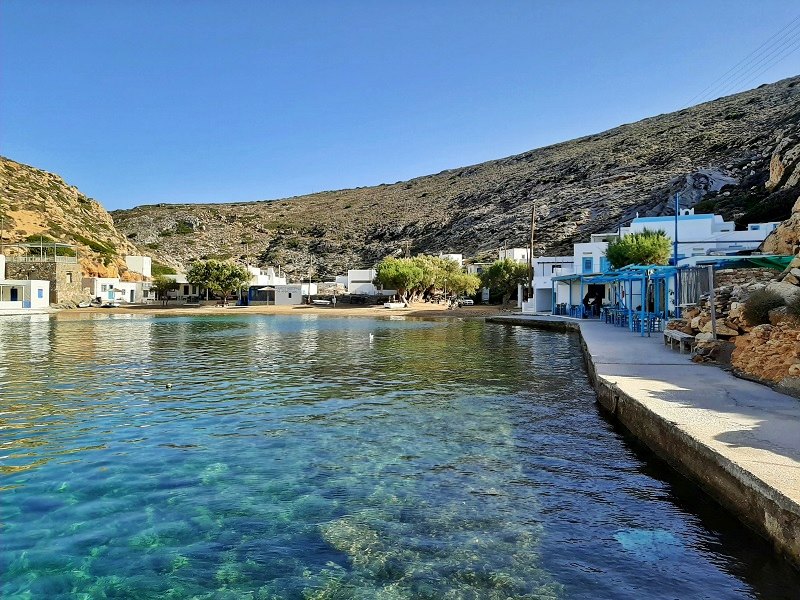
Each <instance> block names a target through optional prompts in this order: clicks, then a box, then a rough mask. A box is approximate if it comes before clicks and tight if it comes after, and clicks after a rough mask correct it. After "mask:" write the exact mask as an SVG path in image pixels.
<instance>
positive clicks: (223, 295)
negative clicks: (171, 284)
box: [186, 260, 251, 305]
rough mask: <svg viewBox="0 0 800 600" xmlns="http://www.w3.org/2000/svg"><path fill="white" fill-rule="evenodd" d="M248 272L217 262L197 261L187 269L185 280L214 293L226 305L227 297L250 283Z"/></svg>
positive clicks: (235, 266)
mask: <svg viewBox="0 0 800 600" xmlns="http://www.w3.org/2000/svg"><path fill="white" fill-rule="evenodd" d="M250 277H251V275H250V272H249V271H248V270H247V269H245V268H244V267H240V266H239V265H235V264H233V263H229V262H221V261H218V260H206V261H198V262H196V263H194V264H192V266H191V267H190V268H189V271H188V273H186V280H187V281H188V282H189V283H191V284H193V285H198V286H200V287H204V288H206V289H207V290H209V291H211V292H212V293H214V294H215V295H216V296H219V298H220V299H221V300H222V304H223V305H225V304H227V303H228V295H229V294H230V293H231V292H232V291H234V290H238V289H239V288H240V287H242V286H244V285H247V284H248V283H249V282H250Z"/></svg>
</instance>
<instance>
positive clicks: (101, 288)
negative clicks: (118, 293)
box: [100, 284, 108, 292]
mask: <svg viewBox="0 0 800 600" xmlns="http://www.w3.org/2000/svg"><path fill="white" fill-rule="evenodd" d="M100 291H101V292H107V291H108V286H107V285H106V284H103V285H101V286H100Z"/></svg>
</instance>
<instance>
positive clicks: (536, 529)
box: [0, 315, 800, 600]
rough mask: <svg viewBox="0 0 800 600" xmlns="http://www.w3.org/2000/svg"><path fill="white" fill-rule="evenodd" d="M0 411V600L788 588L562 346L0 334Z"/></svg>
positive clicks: (386, 324) (779, 591) (514, 335)
mask: <svg viewBox="0 0 800 600" xmlns="http://www.w3.org/2000/svg"><path fill="white" fill-rule="evenodd" d="M370 334H372V335H370ZM168 386H169V387H168ZM0 413H2V414H0V427H2V429H0V435H1V436H2V437H1V438H0V454H2V456H1V457H0V459H1V461H2V462H1V463H0V494H1V496H0V497H1V498H2V500H1V501H0V517H1V518H2V529H0V573H2V579H1V580H0V581H1V583H0V592H2V597H4V598H44V599H51V598H52V599H59V598H87V599H88V598H91V599H94V598H203V599H205V598H209V599H210V598H215V599H216V598H220V599H223V598H236V599H239V598H252V599H267V598H287V599H295V598H296V599H306V598H318V599H328V598H330V599H334V598H336V599H345V598H358V599H362V598H363V599H371V598H378V599H387V600H389V599H400V598H409V599H410V598H421V599H453V600H455V599H475V600H479V599H490V600H491V599H501V598H502V599H521V598H553V599H556V598H558V599H560V598H587V599H588V598H615V599H616V598H664V599H667V598H670V599H671V598H681V599H686V598H795V597H797V591H798V590H800V586H799V585H800V579H798V578H797V577H796V575H794V574H793V573H792V572H791V571H790V570H789V568H788V567H787V566H786V565H785V564H783V563H781V562H779V561H778V560H776V559H775V558H774V557H773V556H772V555H771V553H770V552H769V550H768V548H767V547H766V545H765V544H763V543H761V542H760V540H758V539H756V538H754V537H753V536H751V535H750V534H748V533H747V532H746V531H744V529H743V528H741V527H739V526H738V525H737V524H736V523H735V522H733V521H732V520H731V519H729V518H727V517H725V516H724V515H721V514H720V511H719V509H717V508H715V507H714V506H712V505H710V503H709V502H708V501H707V500H706V499H704V498H703V497H702V496H701V495H699V494H698V493H696V492H695V491H694V490H693V489H692V488H691V487H690V486H686V485H685V484H684V483H683V482H682V481H681V480H680V479H679V478H677V477H675V476H672V475H670V474H669V472H668V471H666V470H665V469H663V468H662V467H661V466H660V464H659V463H658V461H655V460H653V459H652V458H650V457H648V456H647V455H646V454H643V453H641V452H640V451H638V450H636V449H634V448H632V447H631V446H630V445H629V444H628V442H627V441H626V440H625V438H624V437H623V436H622V435H621V434H620V433H619V432H617V431H615V430H614V428H613V426H611V425H610V424H609V423H608V422H606V421H605V420H604V419H603V418H602V416H601V415H600V414H599V413H598V411H597V409H596V407H595V405H594V395H593V392H592V390H591V388H590V387H589V385H588V383H587V380H586V377H585V373H584V371H583V365H582V362H581V356H580V350H579V347H578V344H577V341H576V339H575V338H574V337H571V336H568V335H564V334H555V333H548V332H537V331H532V330H525V329H520V328H511V327H504V326H499V325H486V324H483V323H478V322H462V321H449V322H426V321H413V320H404V319H387V320H373V319H360V318H353V319H343V318H342V319H334V318H331V319H326V318H315V317H312V316H309V317H269V316H267V317H238V316H231V317H215V318H188V317H187V318H149V317H136V316H132V317H127V316H110V315H109V316H106V315H104V316H99V317H94V318H72V319H66V318H63V317H62V318H57V319H48V318H36V317H30V318H20V319H16V318H3V319H0Z"/></svg>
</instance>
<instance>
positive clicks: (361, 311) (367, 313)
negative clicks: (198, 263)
mask: <svg viewBox="0 0 800 600" xmlns="http://www.w3.org/2000/svg"><path fill="white" fill-rule="evenodd" d="M515 312H519V310H518V309H509V308H501V307H500V306H493V305H489V306H484V305H480V306H464V307H462V308H453V309H450V310H448V309H447V308H446V307H445V305H444V304H428V303H427V302H418V303H414V304H411V305H410V306H409V307H408V308H401V309H388V308H384V307H383V306H362V305H349V304H344V305H342V304H339V305H337V306H336V307H335V308H334V307H332V306H314V305H312V306H309V305H305V304H304V305H299V306H235V305H233V304H230V305H228V306H225V307H222V306H215V305H213V304H210V305H203V306H184V305H180V304H174V305H168V306H162V305H160V304H150V305H143V304H136V305H130V306H121V307H119V308H99V307H90V308H76V309H63V310H59V311H58V312H57V313H56V314H57V315H58V316H59V317H67V318H68V317H71V316H78V315H86V314H106V315H109V314H110V315H119V314H124V315H172V316H184V315H187V316H188V315H203V316H211V315H232V314H237V315H239V314H245V315H298V316H299V315H319V316H326V317H386V316H404V317H418V318H461V319H464V318H484V317H490V316H496V315H501V314H513V313H515Z"/></svg>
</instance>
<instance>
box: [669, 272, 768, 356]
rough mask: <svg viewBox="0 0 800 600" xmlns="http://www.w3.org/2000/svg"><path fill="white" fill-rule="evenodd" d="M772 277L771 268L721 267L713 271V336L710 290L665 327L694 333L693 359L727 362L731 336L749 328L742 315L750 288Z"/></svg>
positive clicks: (743, 332) (729, 354)
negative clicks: (681, 315)
mask: <svg viewBox="0 0 800 600" xmlns="http://www.w3.org/2000/svg"><path fill="white" fill-rule="evenodd" d="M774 277H775V271H773V270H771V269H760V268H754V269H722V270H719V271H717V272H716V273H715V274H714V285H715V287H714V306H713V310H714V317H715V320H716V336H717V337H716V339H715V338H714V323H713V320H712V318H711V310H712V306H711V301H710V294H705V295H703V297H702V298H701V300H700V304H699V306H697V307H694V308H690V309H688V310H686V311H684V313H683V318H682V319H674V320H672V321H670V322H669V324H668V325H667V328H668V329H677V330H678V331H682V332H683V333H687V334H689V335H693V336H695V339H696V340H697V344H696V345H695V353H694V356H693V357H692V360H694V361H695V362H718V363H722V364H728V363H729V362H730V359H731V353H732V352H733V350H734V340H735V339H736V338H737V337H739V336H741V335H744V334H746V333H747V332H748V331H749V329H750V328H749V326H748V324H747V322H746V321H745V319H744V314H743V311H744V302H745V301H746V300H747V298H748V297H749V296H750V294H752V293H753V292H755V291H757V290H763V289H765V288H766V287H767V286H768V285H769V284H770V283H772V281H773V278H774Z"/></svg>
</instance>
